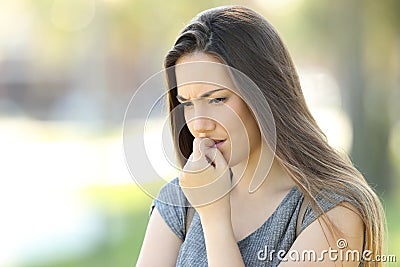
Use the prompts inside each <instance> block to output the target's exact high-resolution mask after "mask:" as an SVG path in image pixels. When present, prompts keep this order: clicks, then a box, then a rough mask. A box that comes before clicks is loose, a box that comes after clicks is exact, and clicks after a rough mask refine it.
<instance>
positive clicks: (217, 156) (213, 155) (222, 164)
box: [204, 147, 228, 169]
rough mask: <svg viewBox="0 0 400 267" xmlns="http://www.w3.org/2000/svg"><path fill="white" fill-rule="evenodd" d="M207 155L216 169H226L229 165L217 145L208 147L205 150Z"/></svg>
mask: <svg viewBox="0 0 400 267" xmlns="http://www.w3.org/2000/svg"><path fill="white" fill-rule="evenodd" d="M204 154H205V157H206V158H208V159H209V160H210V161H211V162H212V163H213V166H214V168H216V169H224V168H226V167H227V166H228V163H227V162H226V160H225V158H224V156H223V155H222V153H221V151H219V149H218V148H216V147H210V148H206V149H205V150H204Z"/></svg>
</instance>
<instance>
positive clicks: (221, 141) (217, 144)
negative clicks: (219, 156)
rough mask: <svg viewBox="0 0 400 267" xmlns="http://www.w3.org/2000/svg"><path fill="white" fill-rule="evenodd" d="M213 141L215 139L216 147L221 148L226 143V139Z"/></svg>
mask: <svg viewBox="0 0 400 267" xmlns="http://www.w3.org/2000/svg"><path fill="white" fill-rule="evenodd" d="M213 141H214V147H216V148H219V147H221V146H223V145H224V144H225V142H226V139H225V140H213Z"/></svg>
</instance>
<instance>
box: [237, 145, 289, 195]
mask: <svg viewBox="0 0 400 267" xmlns="http://www.w3.org/2000/svg"><path fill="white" fill-rule="evenodd" d="M231 169H232V172H233V184H235V187H234V188H233V189H232V192H234V193H236V194H240V195H249V194H254V193H256V192H257V193H259V192H267V191H268V192H273V191H275V192H276V191H281V190H287V189H289V188H291V187H293V186H294V185H295V183H294V182H293V180H292V179H291V177H290V176H289V174H288V172H287V171H286V170H285V169H284V168H283V166H282V165H281V163H280V162H279V160H278V159H277V158H276V157H275V154H274V153H273V152H272V151H271V149H270V148H269V146H268V145H267V143H266V142H265V141H263V142H262V143H261V146H260V147H258V148H257V149H255V150H254V151H252V152H251V153H250V155H249V160H248V161H247V160H245V161H243V162H241V163H239V164H237V165H235V166H234V167H232V168H231Z"/></svg>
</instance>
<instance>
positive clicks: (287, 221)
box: [150, 178, 353, 267]
mask: <svg viewBox="0 0 400 267" xmlns="http://www.w3.org/2000/svg"><path fill="white" fill-rule="evenodd" d="M330 197H331V198H332V200H333V201H329V202H328V201H326V200H323V199H322V198H320V197H318V196H317V201H318V203H319V204H320V205H321V207H322V208H323V210H324V211H325V212H326V211H328V210H330V209H331V208H333V207H335V206H336V205H337V204H338V203H340V202H342V201H345V199H344V197H343V196H340V195H336V194H335V195H334V194H332V195H330ZM303 199H304V195H303V193H302V192H301V191H300V189H299V188H298V187H297V186H294V187H293V188H292V189H291V190H290V192H289V193H288V194H287V195H286V196H285V197H284V199H283V200H282V202H281V203H280V204H279V205H278V207H277V208H276V209H275V211H274V212H273V213H272V215H271V216H270V217H269V218H268V219H267V220H266V221H265V222H264V224H263V225H262V226H260V227H259V228H258V229H257V230H255V231H254V232H253V233H251V234H250V235H248V236H247V237H245V238H244V239H242V240H240V241H239V242H237V244H238V247H239V249H240V252H241V254H242V258H243V261H244V263H245V265H246V266H251V267H258V266H263V267H264V266H277V265H278V264H279V263H280V259H282V258H283V256H284V254H280V255H279V257H278V251H280V250H282V251H286V252H288V251H289V250H290V247H291V246H292V244H293V242H294V240H295V239H296V224H297V217H298V215H299V211H300V206H301V204H302V202H303ZM347 201H348V200H347ZM351 202H353V201H351ZM188 206H189V202H188V200H187V199H186V197H185V195H184V193H183V191H182V189H181V188H180V187H179V181H178V178H175V179H173V180H172V181H171V182H169V183H167V184H166V185H164V186H163V187H162V188H161V190H160V192H159V195H158V196H157V198H156V199H154V201H153V203H152V205H151V208H150V214H151V212H152V210H153V208H154V207H157V209H158V211H159V213H160V214H161V216H162V218H163V219H164V220H165V222H166V223H167V225H168V226H169V227H170V228H171V230H172V231H173V232H174V233H175V234H176V235H177V236H178V237H179V238H180V239H181V240H182V241H183V243H182V245H181V248H180V251H179V255H178V258H177V262H176V266H179V267H181V266H182V267H183V266H184V267H188V266H196V267H202V266H208V264H207V252H206V246H205V241H204V235H203V229H202V225H201V221H200V217H199V215H198V213H197V212H195V214H194V216H193V219H192V222H191V224H190V227H189V230H188V231H187V229H186V212H187V207H188ZM317 217H318V214H316V213H315V212H314V211H313V210H312V209H311V206H310V205H308V206H307V208H306V211H305V213H304V217H303V220H302V222H301V223H302V224H301V228H300V232H301V231H302V230H304V229H305V228H306V227H307V226H308V225H310V224H311V223H312V222H313V221H314V220H315V219H317ZM185 233H186V234H185ZM273 250H274V251H275V252H272V251H273Z"/></svg>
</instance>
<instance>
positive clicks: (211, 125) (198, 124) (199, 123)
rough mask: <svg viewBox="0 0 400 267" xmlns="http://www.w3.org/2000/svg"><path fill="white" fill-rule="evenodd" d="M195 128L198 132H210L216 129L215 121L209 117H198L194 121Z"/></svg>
mask: <svg viewBox="0 0 400 267" xmlns="http://www.w3.org/2000/svg"><path fill="white" fill-rule="evenodd" d="M192 123H193V130H194V132H196V133H197V134H199V133H206V132H210V131H212V130H214V129H215V122H214V121H213V120H211V119H209V118H205V117H196V118H194V119H193V121H192Z"/></svg>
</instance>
